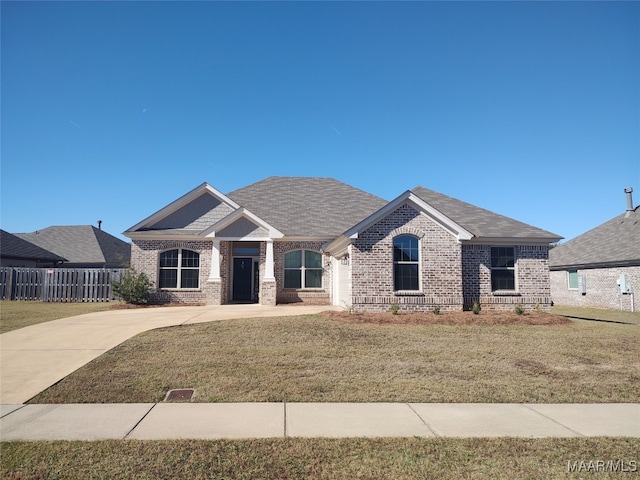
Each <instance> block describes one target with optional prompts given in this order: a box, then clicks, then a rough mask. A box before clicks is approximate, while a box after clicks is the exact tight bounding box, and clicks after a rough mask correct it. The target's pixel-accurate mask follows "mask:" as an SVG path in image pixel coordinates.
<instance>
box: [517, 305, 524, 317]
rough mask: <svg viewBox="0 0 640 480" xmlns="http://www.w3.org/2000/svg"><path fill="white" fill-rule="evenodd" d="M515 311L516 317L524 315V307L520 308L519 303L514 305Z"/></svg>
mask: <svg viewBox="0 0 640 480" xmlns="http://www.w3.org/2000/svg"><path fill="white" fill-rule="evenodd" d="M515 311H516V314H517V315H522V314H523V313H524V307H523V306H522V304H521V303H518V304H517V305H516V308H515Z"/></svg>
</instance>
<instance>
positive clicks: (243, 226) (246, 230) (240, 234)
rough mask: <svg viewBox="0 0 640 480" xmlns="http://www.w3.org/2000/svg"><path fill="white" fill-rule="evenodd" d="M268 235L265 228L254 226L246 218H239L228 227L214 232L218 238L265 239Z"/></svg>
mask: <svg viewBox="0 0 640 480" xmlns="http://www.w3.org/2000/svg"><path fill="white" fill-rule="evenodd" d="M268 234H269V231H268V230H267V229H266V228H263V227H261V226H259V225H256V224H255V223H254V222H252V221H251V220H249V219H248V218H246V217H241V218H239V219H238V220H236V221H235V222H233V223H231V224H230V225H228V226H226V227H224V228H223V229H221V230H220V231H218V232H216V237H220V238H265V237H267V236H268Z"/></svg>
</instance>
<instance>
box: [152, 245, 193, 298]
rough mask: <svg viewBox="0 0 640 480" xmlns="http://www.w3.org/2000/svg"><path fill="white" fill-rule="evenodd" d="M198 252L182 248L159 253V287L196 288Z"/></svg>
mask: <svg viewBox="0 0 640 480" xmlns="http://www.w3.org/2000/svg"><path fill="white" fill-rule="evenodd" d="M199 277H200V254H199V253H197V252H193V251H191V250H186V249H184V248H176V249H175V250H167V251H166V252H162V253H161V254H160V274H159V278H158V286H159V287H160V288H198V283H199Z"/></svg>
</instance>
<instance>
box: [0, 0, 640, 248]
mask: <svg viewBox="0 0 640 480" xmlns="http://www.w3.org/2000/svg"><path fill="white" fill-rule="evenodd" d="M0 8H1V14H2V17H1V21H2V24H1V27H2V28H1V30H2V33H1V35H2V37H1V40H2V44H1V61H2V70H1V80H2V82H1V83H2V87H1V88H2V90H1V100H2V103H1V114H2V123H1V133H2V138H1V154H2V158H1V162H2V163H1V188H2V192H1V203H2V205H1V218H0V226H1V228H2V229H4V230H7V231H9V232H13V233H17V232H32V231H35V230H37V229H41V228H44V227H47V226H50V225H86V224H93V225H96V224H97V221H98V220H102V221H103V229H104V230H106V231H107V232H109V233H111V234H114V235H116V236H120V234H121V232H123V231H124V230H126V229H127V228H129V227H130V226H132V225H134V224H136V223H138V222H139V221H141V220H142V219H144V218H146V217H147V216H148V215H150V214H152V213H154V212H155V211H157V210H159V209H160V208H162V207H163V206H165V205H166V204H168V203H169V202H171V201H173V200H175V199H176V198H178V197H180V196H181V195H183V194H185V193H187V192H188V191H190V190H191V189H192V188H194V187H196V186H198V185H199V184H201V183H202V182H208V183H210V184H211V185H213V186H214V187H215V188H217V189H218V190H220V191H222V192H223V193H228V192H230V191H232V190H234V189H236V188H240V187H242V186H245V185H248V184H250V183H253V182H255V181H258V180H261V179H263V178H265V177H268V176H271V175H291V176H321V177H333V178H336V179H338V180H340V181H343V182H345V183H348V184H351V185H353V186H355V187H358V188H361V189H363V190H366V191H369V192H371V193H373V194H376V195H378V196H380V197H383V198H386V199H388V200H391V199H393V198H395V197H396V196H398V195H400V194H401V193H403V192H404V191H405V190H407V189H411V188H413V187H415V186H417V185H422V186H424V187H427V188H430V189H433V190H436V191H439V192H441V193H444V194H446V195H450V196H453V197H456V198H459V199H461V200H464V201H467V202H469V203H473V204H475V205H478V206H480V207H483V208H487V209H489V210H492V211H495V212H497V213H501V214H503V215H507V216H510V217H513V218H516V219H518V220H521V221H524V222H527V223H531V224H533V225H535V226H538V227H541V228H544V229H546V230H550V231H552V232H554V233H558V234H560V235H562V236H564V237H566V238H567V239H570V238H573V237H575V236H577V235H579V234H581V233H584V232H585V231H587V230H589V229H591V228H593V227H595V226H597V225H599V224H601V223H603V222H605V221H607V220H609V219H611V218H613V217H614V216H616V215H619V214H621V213H623V212H624V210H625V207H626V200H625V194H624V191H623V190H624V188H625V187H629V186H630V187H633V188H634V189H635V192H634V193H635V198H634V203H635V204H636V205H637V204H638V203H640V3H639V2H531V3H529V2H213V1H210V2H182V3H177V2H151V1H149V2H11V1H2V2H1V4H0ZM121 238H123V237H121Z"/></svg>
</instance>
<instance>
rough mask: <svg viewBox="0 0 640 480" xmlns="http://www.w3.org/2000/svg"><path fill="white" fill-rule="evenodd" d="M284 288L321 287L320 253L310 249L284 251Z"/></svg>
mask: <svg viewBox="0 0 640 480" xmlns="http://www.w3.org/2000/svg"><path fill="white" fill-rule="evenodd" d="M284 288H322V255H321V254H320V253H318V252H314V251H311V250H294V251H292V252H287V253H285V254H284Z"/></svg>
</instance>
